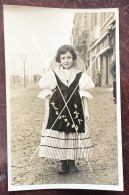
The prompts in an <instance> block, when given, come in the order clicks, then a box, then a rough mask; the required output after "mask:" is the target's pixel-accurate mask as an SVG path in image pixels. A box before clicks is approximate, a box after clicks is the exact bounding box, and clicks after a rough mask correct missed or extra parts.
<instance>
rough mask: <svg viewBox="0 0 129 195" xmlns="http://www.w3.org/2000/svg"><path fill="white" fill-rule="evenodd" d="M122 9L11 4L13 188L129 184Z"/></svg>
mask: <svg viewBox="0 0 129 195" xmlns="http://www.w3.org/2000/svg"><path fill="white" fill-rule="evenodd" d="M118 16H119V10H118V9H117V8H111V9H64V8H44V7H30V6H11V5H10V6H9V5H5V6H4V37H5V61H6V102H7V142H8V190H9V191H20V190H36V189H93V190H94V189H97V190H114V191H122V190H123V165H122V138H121V133H122V132H121V109H120V108H121V106H120V63H119V61H120V59H119V17H118Z"/></svg>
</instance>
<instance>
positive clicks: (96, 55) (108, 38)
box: [71, 12, 116, 86]
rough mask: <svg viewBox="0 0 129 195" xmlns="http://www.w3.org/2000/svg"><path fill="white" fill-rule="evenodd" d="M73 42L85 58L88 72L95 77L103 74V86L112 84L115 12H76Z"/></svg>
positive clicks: (78, 52)
mask: <svg viewBox="0 0 129 195" xmlns="http://www.w3.org/2000/svg"><path fill="white" fill-rule="evenodd" d="M73 23H74V27H73V30H72V38H71V44H72V45H73V47H74V48H75V50H76V51H77V54H78V55H79V56H80V57H81V58H82V59H83V60H84V62H85V66H86V69H87V73H88V74H89V75H90V76H91V77H92V78H93V79H95V78H96V77H97V75H99V76H100V75H101V76H100V77H101V86H112V75H111V73H110V69H111V63H112V60H113V56H114V54H115V52H116V48H115V45H116V42H115V40H116V35H115V34H116V26H115V13H112V12H103V13H101V12H98V13H86V14H85V13H80V14H75V17H74V21H73Z"/></svg>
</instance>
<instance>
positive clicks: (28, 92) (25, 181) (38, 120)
mask: <svg viewBox="0 0 129 195" xmlns="http://www.w3.org/2000/svg"><path fill="white" fill-rule="evenodd" d="M40 90H41V89H39V87H38V85H31V86H27V88H26V89H24V88H22V87H15V88H14V87H12V88H11V94H10V96H11V107H10V108H11V132H12V133H11V156H12V160H11V179H12V181H11V183H12V185H34V184H57V183H58V184H99V185H100V184H101V185H118V164H117V162H118V159H117V158H118V154H117V128H116V127H117V124H116V105H115V104H114V103H113V97H112V89H111V88H101V87H100V88H99V87H96V88H94V89H93V90H92V91H91V93H92V95H93V96H94V99H93V100H89V102H88V105H89V113H90V120H89V122H88V127H89V131H90V135H91V138H92V143H93V145H94V150H93V157H92V158H91V159H89V162H90V165H91V167H92V169H93V172H91V171H90V169H89V167H88V164H87V162H86V160H85V159H82V160H76V165H77V167H78V169H79V172H78V173H68V174H65V175H59V173H58V169H59V161H56V160H51V159H44V158H39V157H38V152H37V153H36V155H35V156H34V158H33V160H32V161H31V162H30V158H31V156H32V155H33V153H34V151H35V150H36V149H37V147H38V146H39V144H40V137H41V131H42V122H43V117H44V113H45V110H44V101H43V100H41V99H39V98H38V97H37V95H38V93H39V92H40Z"/></svg>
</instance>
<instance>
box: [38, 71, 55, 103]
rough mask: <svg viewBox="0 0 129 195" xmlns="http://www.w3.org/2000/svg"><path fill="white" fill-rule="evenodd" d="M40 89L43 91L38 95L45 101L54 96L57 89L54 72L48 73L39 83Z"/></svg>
mask: <svg viewBox="0 0 129 195" xmlns="http://www.w3.org/2000/svg"><path fill="white" fill-rule="evenodd" d="M39 87H40V88H42V89H43V90H42V91H41V92H40V93H39V94H38V97H39V98H41V99H45V98H46V97H47V96H48V95H50V96H51V95H52V93H53V90H54V89H55V88H56V78H55V75H54V73H53V71H48V72H47V73H46V74H45V75H44V76H43V77H42V78H41V79H40V81H39Z"/></svg>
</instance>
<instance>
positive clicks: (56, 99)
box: [39, 67, 94, 160]
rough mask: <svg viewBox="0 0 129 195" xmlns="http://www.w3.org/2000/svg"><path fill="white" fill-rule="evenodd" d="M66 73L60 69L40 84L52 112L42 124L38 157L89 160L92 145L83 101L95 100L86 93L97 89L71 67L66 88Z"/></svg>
mask: <svg viewBox="0 0 129 195" xmlns="http://www.w3.org/2000/svg"><path fill="white" fill-rule="evenodd" d="M63 71H64V70H63V69H62V67H57V68H55V69H54V71H49V72H48V73H46V75H44V77H43V78H41V80H40V81H39V85H40V87H41V88H43V91H41V92H40V94H39V97H40V98H41V99H45V98H46V97H47V98H48V97H49V109H46V110H47V112H46V115H45V119H44V122H43V130H42V138H41V144H40V148H39V157H45V158H52V159H58V160H67V159H71V160H74V159H77V158H78V159H81V158H85V157H87V158H90V157H91V155H92V144H91V139H90V135H89V132H88V126H87V123H86V121H85V110H84V104H83V101H82V97H83V96H84V97H86V98H87V99H91V98H92V95H91V94H90V93H89V92H87V89H90V88H92V87H94V83H93V82H92V80H91V78H90V77H89V76H88V75H87V74H86V73H82V72H80V71H78V70H77V69H75V68H73V67H72V68H71V69H69V70H65V71H71V77H70V83H69V84H67V83H65V78H64V77H63V76H64V75H63V73H64V72H63ZM61 73H62V74H61ZM67 73H68V72H67ZM58 86H59V88H60V89H59V88H58ZM65 103H67V106H68V107H66V106H65ZM64 106H65V107H64ZM68 109H69V110H68ZM69 111H70V113H69ZM70 115H71V116H72V118H71V116H70ZM57 117H58V118H57ZM72 119H73V120H74V123H73V121H72ZM76 131H77V132H78V134H77V133H76ZM79 139H80V141H79ZM82 148H83V149H82Z"/></svg>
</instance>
